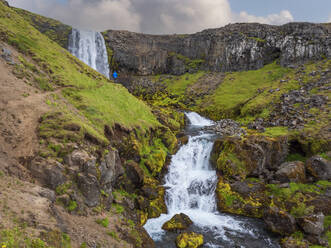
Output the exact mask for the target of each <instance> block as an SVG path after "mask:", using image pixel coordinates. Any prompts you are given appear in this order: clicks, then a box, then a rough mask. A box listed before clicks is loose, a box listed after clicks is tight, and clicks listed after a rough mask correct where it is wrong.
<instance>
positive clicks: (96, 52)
mask: <svg viewBox="0 0 331 248" xmlns="http://www.w3.org/2000/svg"><path fill="white" fill-rule="evenodd" d="M68 50H69V52H70V53H71V54H72V55H74V56H75V57H77V58H78V59H80V60H81V61H83V62H84V63H85V64H87V65H88V66H90V67H92V68H93V69H94V70H96V71H98V72H100V73H101V74H103V75H105V76H106V77H107V78H109V73H110V72H109V63H108V54H107V49H106V43H105V40H104V38H103V36H102V34H101V33H100V32H94V31H83V30H78V29H75V28H73V29H72V32H71V35H70V37H69V46H68Z"/></svg>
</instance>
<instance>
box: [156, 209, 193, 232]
mask: <svg viewBox="0 0 331 248" xmlns="http://www.w3.org/2000/svg"><path fill="white" fill-rule="evenodd" d="M192 224H193V222H192V221H191V219H190V218H189V217H188V216H187V215H186V214H183V213H180V214H176V215H174V216H173V217H172V218H171V219H170V220H169V221H167V222H165V223H164V224H163V225H162V229H163V230H166V231H171V232H177V231H180V230H185V229H187V228H189V226H190V225H192Z"/></svg>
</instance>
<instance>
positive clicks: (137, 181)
mask: <svg viewBox="0 0 331 248" xmlns="http://www.w3.org/2000/svg"><path fill="white" fill-rule="evenodd" d="M124 167H125V172H126V176H127V177H128V179H129V180H130V181H131V182H132V183H133V184H134V185H135V187H136V188H141V187H142V185H143V183H144V171H143V170H142V169H141V168H140V166H139V165H138V164H137V163H136V162H134V161H128V162H126V163H125V164H124Z"/></svg>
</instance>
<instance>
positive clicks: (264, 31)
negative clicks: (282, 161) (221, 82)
mask: <svg viewBox="0 0 331 248" xmlns="http://www.w3.org/2000/svg"><path fill="white" fill-rule="evenodd" d="M104 35H105V38H106V41H107V44H108V46H109V47H110V48H111V49H112V51H113V56H114V57H113V58H114V60H115V61H116V63H117V64H118V66H119V68H120V69H123V68H125V69H124V70H127V71H130V72H134V73H136V74H140V75H150V74H156V73H172V74H182V73H185V72H186V71H192V70H197V69H207V70H211V71H241V70H251V69H259V68H261V67H263V66H264V65H265V64H268V63H270V62H271V61H273V60H275V59H279V60H280V63H281V65H283V66H291V65H293V64H296V63H302V62H305V61H307V60H312V59H313V60H315V59H322V58H330V57H331V30H330V27H329V26H328V24H311V23H289V24H286V25H283V26H271V25H262V24H256V23H250V24H232V25H227V26H225V27H223V28H219V29H209V30H205V31H202V32H199V33H196V34H192V35H146V34H138V33H132V32H128V31H114V30H109V31H107V32H105V33H104Z"/></svg>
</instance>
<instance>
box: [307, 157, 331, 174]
mask: <svg viewBox="0 0 331 248" xmlns="http://www.w3.org/2000/svg"><path fill="white" fill-rule="evenodd" d="M306 169H307V171H308V173H309V174H310V175H312V176H313V177H314V178H316V180H331V162H330V161H328V160H326V159H324V158H322V157H320V156H314V157H311V158H310V159H308V160H307V161H306Z"/></svg>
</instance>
